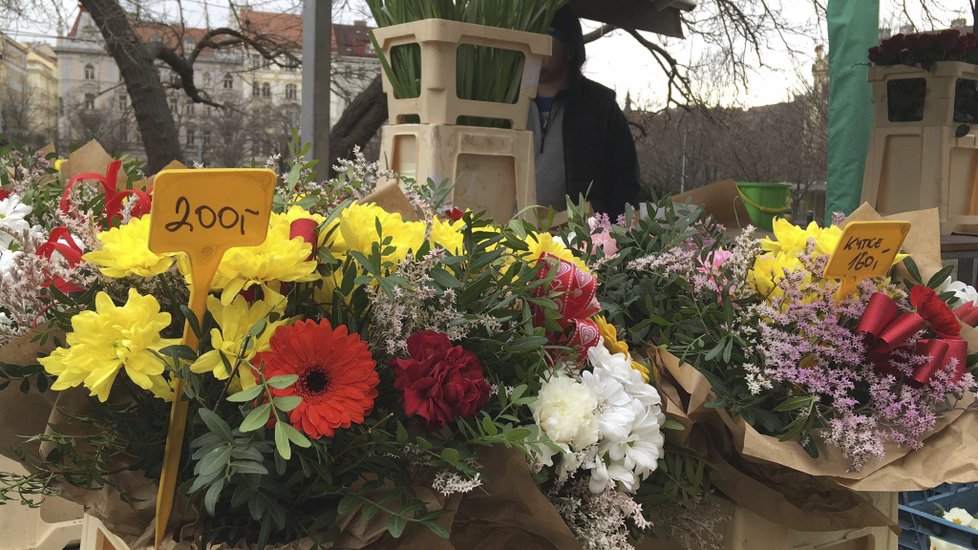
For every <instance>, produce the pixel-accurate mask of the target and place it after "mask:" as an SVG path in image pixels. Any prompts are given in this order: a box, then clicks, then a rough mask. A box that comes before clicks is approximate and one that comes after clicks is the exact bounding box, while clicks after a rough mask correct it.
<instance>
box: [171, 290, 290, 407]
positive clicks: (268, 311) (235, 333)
mask: <svg viewBox="0 0 978 550" xmlns="http://www.w3.org/2000/svg"><path fill="white" fill-rule="evenodd" d="M207 311H209V312H210V313H211V315H213V316H214V321H216V322H217V324H218V326H219V327H220V328H212V329H211V346H212V347H213V348H214V349H212V350H210V351H208V352H207V353H204V354H203V355H201V356H200V357H198V358H197V360H196V361H195V362H194V363H193V364H192V365H191V366H190V370H191V371H192V372H195V373H198V374H200V373H204V372H210V373H213V374H214V377H215V378H217V379H218V380H226V379H227V378H228V377H229V376H231V373H230V372H228V370H227V367H226V366H225V365H224V361H223V360H222V359H221V355H222V354H223V355H224V358H226V359H227V360H228V362H229V363H230V364H231V365H232V366H233V365H235V364H236V363H238V362H239V361H241V362H242V366H241V367H240V368H239V369H238V378H239V380H240V385H241V387H242V388H250V387H251V386H254V385H255V376H254V373H253V372H252V371H251V368H249V367H248V366H247V363H248V362H250V361H251V360H252V359H254V357H255V354H256V353H259V352H263V351H268V350H269V349H270V348H269V345H268V341H269V340H270V339H271V337H272V334H274V333H275V329H276V328H278V327H279V326H281V325H283V324H285V322H286V321H287V319H282V318H280V319H278V320H276V321H274V322H269V323H268V325H267V326H266V327H265V331H264V332H262V334H261V335H260V336H258V337H257V338H252V339H251V340H250V341H249V342H248V347H247V349H244V350H243V349H242V344H243V343H244V341H245V338H246V337H247V336H248V331H250V330H251V328H252V327H253V326H255V325H256V324H257V323H258V322H259V321H261V320H262V319H265V320H266V321H267V320H268V319H269V317H270V315H272V314H277V315H278V317H281V316H282V314H283V313H284V312H285V297H284V296H282V295H281V294H278V293H275V292H271V291H269V290H266V291H265V298H264V299H263V300H261V301H258V302H255V303H254V304H251V305H249V304H248V301H247V300H245V298H244V297H243V296H238V297H237V298H235V299H234V301H232V302H231V304H230V305H224V304H222V303H221V301H220V300H218V299H217V298H214V297H213V296H211V297H208V299H207Z"/></svg>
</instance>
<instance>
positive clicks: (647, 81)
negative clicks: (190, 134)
mask: <svg viewBox="0 0 978 550" xmlns="http://www.w3.org/2000/svg"><path fill="white" fill-rule="evenodd" d="M35 1H37V2H38V3H42V4H44V3H47V4H50V5H52V7H54V6H58V9H57V10H56V11H54V10H52V13H50V14H47V16H44V17H36V18H34V19H35V21H26V20H24V19H15V20H10V19H9V18H8V19H3V18H0V31H4V32H8V33H10V34H14V35H15V37H16V38H17V39H18V40H21V41H24V42H28V41H36V40H48V41H53V39H54V37H55V36H56V34H57V31H58V24H59V20H61V21H63V23H62V24H63V25H65V26H68V25H70V24H71V21H73V19H74V17H75V16H76V14H77V5H78V4H77V2H76V1H75V0H49V1H48V2H45V1H44V0H35ZM771 1H772V2H775V3H778V2H779V3H780V5H781V9H782V12H783V13H784V14H785V15H786V16H787V17H788V18H789V19H792V20H795V21H798V22H799V23H800V24H802V23H803V24H805V25H807V26H808V27H809V28H811V29H812V30H811V31H809V32H810V35H809V36H793V37H790V38H789V40H790V42H791V45H792V47H793V49H794V50H796V51H797V52H800V53H799V54H796V55H789V54H787V53H786V52H785V47H784V45H783V43H782V42H780V41H779V39H778V38H777V37H771V43H770V47H769V49H768V50H767V51H766V52H764V54H763V56H764V61H765V63H766V64H767V65H768V66H769V67H776V68H766V69H762V68H756V69H755V70H754V71H752V73H751V74H750V80H749V85H748V86H747V87H746V88H745V89H740V88H733V87H730V86H727V85H717V84H716V83H715V82H710V81H709V80H710V79H709V78H707V77H703V78H700V79H698V80H697V82H695V85H697V86H699V89H700V90H701V91H704V92H708V93H709V94H710V96H711V97H712V98H713V99H714V100H716V101H718V102H720V103H723V104H732V103H739V104H745V105H765V104H770V103H777V102H780V101H784V100H786V99H789V98H790V97H791V95H792V92H794V91H797V90H798V89H800V88H801V79H810V78H811V67H812V63H813V60H814V52H815V47H816V46H817V45H819V44H827V42H828V40H827V37H826V36H825V25H824V22H817V24H812V22H813V21H816V19H815V14H814V12H813V11H812V7H811V5H812V2H811V1H810V0H771ZM928 2H929V5H930V6H932V8H933V14H934V16H935V18H936V19H937V20H938V22H939V23H941V24H943V25H944V26H947V25H948V24H949V23H950V21H951V20H952V19H954V18H956V17H966V18H967V19H968V20H969V23H970V15H966V13H967V12H968V5H967V4H968V0H928ZM249 3H250V5H251V7H253V8H254V9H260V10H268V11H277V10H281V9H283V8H284V7H287V6H293V5H296V4H297V3H298V2H296V0H251V1H250V2H249ZM907 3H908V4H909V5H910V6H911V7H910V8H909V10H908V12H907V14H904V12H903V9H902V4H903V1H902V0H881V4H882V7H881V21H882V22H883V25H884V26H892V27H899V26H900V25H902V24H904V23H905V21H906V19H907V15H909V16H910V18H912V19H913V20H914V22H915V23H916V24H917V25H918V26H921V27H924V26H926V25H927V24H926V23H923V19H924V17H923V15H922V13H921V10H920V7H919V1H913V0H907ZM123 4H124V5H125V4H129V5H131V4H132V2H131V1H130V0H123ZM141 4H142V5H143V6H146V7H148V9H149V10H150V11H151V12H152V13H154V14H155V15H156V16H158V17H160V18H163V19H170V20H172V19H176V18H177V16H178V14H179V6H180V5H181V4H182V5H183V8H184V13H185V20H186V23H187V24H188V25H191V26H205V25H206V24H207V23H208V22H210V24H211V25H218V24H222V23H224V22H225V21H226V20H227V13H228V8H227V3H225V2H221V1H220V0H182V1H180V2H178V1H177V0H150V1H143V2H141ZM348 6H349V7H348V8H347V9H346V10H345V11H343V12H342V13H341V14H339V16H338V17H337V19H338V20H339V21H340V22H352V21H354V20H356V19H369V14H368V13H367V12H366V9H365V7H364V4H363V1H362V0H349V3H348ZM596 26H597V24H593V23H591V22H585V29H586V30H588V29H592V28H595V27H596ZM648 36H649V37H650V39H652V40H654V41H657V42H659V43H661V44H664V45H666V46H667V48H668V50H669V52H670V53H672V55H673V56H675V57H676V58H677V59H678V60H679V61H680V62H682V63H689V64H696V63H697V62H698V61H699V60H700V59H702V57H703V56H704V55H707V54H708V53H709V52H708V51H707V49H706V47H705V45H704V44H703V42H702V41H701V40H699V41H698V40H696V38H695V37H693V38H690V39H686V40H678V39H665V38H663V37H658V36H655V35H648ZM585 72H586V74H587V76H589V77H590V78H593V79H594V80H597V81H599V82H601V83H602V84H605V85H606V86H608V87H611V88H613V89H615V90H616V91H617V92H618V95H619V100H620V101H624V98H625V96H626V93H627V94H629V95H630V96H631V98H632V100H633V102H634V103H635V104H636V105H637V106H639V107H648V108H655V107H659V106H661V104H662V102H663V101H664V98H665V95H664V94H665V88H664V82H665V76H664V75H663V74H662V72H661V71H660V70H659V69H658V67H657V65H656V63H655V61H654V59H653V58H652V56H651V55H650V54H649V53H648V52H647V51H646V50H645V49H644V48H643V47H642V46H641V45H639V44H638V43H637V42H636V41H635V40H634V39H633V38H632V37H631V36H629V35H627V34H625V33H624V32H622V31H616V32H615V33H614V34H612V35H610V36H606V37H604V38H602V39H600V40H598V41H596V42H594V43H592V44H590V45H589V46H588V63H587V65H586V66H585Z"/></svg>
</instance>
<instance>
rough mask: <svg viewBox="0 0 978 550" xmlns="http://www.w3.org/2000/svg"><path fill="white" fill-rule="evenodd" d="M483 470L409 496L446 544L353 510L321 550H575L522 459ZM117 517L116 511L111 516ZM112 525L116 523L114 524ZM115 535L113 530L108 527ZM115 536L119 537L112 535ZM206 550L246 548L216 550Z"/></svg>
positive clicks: (300, 546) (141, 540)
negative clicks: (477, 480)
mask: <svg viewBox="0 0 978 550" xmlns="http://www.w3.org/2000/svg"><path fill="white" fill-rule="evenodd" d="M481 462H482V463H483V464H484V465H485V470H484V471H483V479H484V480H485V485H484V486H483V487H480V488H477V489H475V490H474V491H472V492H471V493H468V494H466V495H464V496H461V495H454V496H452V497H449V498H447V499H446V498H445V497H442V496H441V495H438V494H436V493H435V492H433V491H432V490H431V489H430V488H429V487H422V486H416V487H415V490H416V492H417V494H418V496H419V498H421V499H422V500H424V501H425V502H427V503H428V505H429V509H430V510H432V511H434V510H447V511H448V513H446V514H444V515H443V516H442V517H441V518H440V519H439V522H440V523H441V524H442V525H443V526H445V527H449V526H450V527H451V538H450V539H449V540H445V539H442V538H440V537H438V536H436V535H434V534H433V533H431V531H429V530H428V529H427V528H425V527H423V526H409V527H408V529H407V530H406V531H405V532H404V535H402V537H401V538H400V539H394V538H392V537H390V536H389V535H388V534H387V519H388V518H387V516H385V515H383V514H377V515H376V516H373V517H371V518H370V519H366V518H364V517H363V516H362V515H361V514H360V513H359V511H358V510H355V511H353V512H351V513H350V514H346V515H345V516H343V517H342V518H340V521H339V523H338V525H337V527H339V528H340V530H341V531H342V532H343V535H342V537H341V539H340V540H339V541H337V542H336V543H334V544H333V545H331V546H330V545H327V546H325V547H323V548H334V549H336V550H340V549H343V550H503V549H509V548H520V549H521V550H524V549H525V550H580V548H581V547H580V545H579V544H578V543H577V541H576V540H575V539H574V536H573V535H572V534H571V532H570V529H569V528H568V527H567V525H566V524H565V523H564V521H563V519H561V517H560V514H558V513H557V510H556V509H555V508H554V507H553V505H551V504H550V501H549V500H547V498H546V497H545V496H544V495H543V494H542V493H541V492H540V491H539V489H537V486H536V483H534V481H533V479H532V478H531V477H530V471H529V468H528V467H527V465H526V461H525V459H524V458H523V456H522V455H521V454H520V453H519V452H517V451H514V450H508V449H505V448H502V447H499V448H495V447H494V448H489V449H486V450H485V451H484V452H483V453H481ZM154 497H155V493H154ZM115 513H116V514H117V515H123V514H122V512H121V511H115ZM117 519H118V518H117ZM142 525H143V527H144V530H142V531H141V535H139V536H128V537H126V536H124V537H123V538H124V539H125V540H126V542H127V544H129V545H130V548H132V549H133V550H135V549H137V548H149V547H151V546H152V541H153V524H152V523H151V522H148V523H146V522H144V523H143V524H142ZM107 527H109V528H110V529H112V530H115V529H114V528H113V527H111V526H108V525H107ZM117 534H119V532H118V531H117ZM312 546H313V542H312V540H310V539H303V540H299V541H295V542H292V543H289V544H287V545H281V546H274V547H271V548H275V549H277V550H307V549H309V548H311V547H312ZM209 548H210V549H212V550H230V549H232V548H236V549H237V548H250V547H248V546H241V545H235V546H231V545H227V544H220V545H215V546H211V547H209ZM177 549H181V550H184V549H185V550H191V549H197V546H196V545H195V544H192V543H190V542H175V541H174V540H172V539H168V540H167V541H166V543H165V544H164V546H163V550H177Z"/></svg>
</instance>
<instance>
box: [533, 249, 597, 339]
mask: <svg viewBox="0 0 978 550" xmlns="http://www.w3.org/2000/svg"><path fill="white" fill-rule="evenodd" d="M539 262H540V263H541V264H543V268H542V269H540V271H539V272H537V278H538V279H546V278H547V277H549V276H550V273H551V270H553V269H556V270H557V273H556V274H555V275H554V277H553V279H552V280H551V281H550V287H549V291H551V292H559V293H561V294H560V296H558V297H557V298H555V299H554V302H555V303H556V304H557V311H558V313H560V318H559V319H558V321H557V323H558V324H559V325H560V326H561V328H563V329H565V330H566V329H570V328H573V332H572V334H571V337H570V338H564V339H562V340H563V341H562V342H561V343H565V344H566V345H568V346H570V347H572V348H576V349H580V350H581V355H584V354H586V353H587V350H588V349H590V348H592V347H593V346H596V345H597V344H598V341H599V340H600V338H601V333H600V331H599V330H598V325H597V323H595V322H594V321H592V320H591V319H589V317H591V316H592V315H594V314H596V313H597V312H599V311H601V306H600V305H598V301H597V299H595V294H597V292H598V281H597V279H595V278H594V275H591V274H590V273H588V272H586V271H584V270H582V269H580V268H578V267H577V266H576V265H574V264H572V263H570V262H568V261H565V260H562V259H560V258H558V257H556V256H554V255H552V254H547V253H544V254H543V255H542V256H541V257H540V260H539ZM546 294H548V292H547V290H545V289H543V288H540V289H537V291H536V295H537V296H545V295H546ZM543 318H544V315H543V310H542V309H539V308H537V311H536V322H537V325H538V326H539V325H542V324H543Z"/></svg>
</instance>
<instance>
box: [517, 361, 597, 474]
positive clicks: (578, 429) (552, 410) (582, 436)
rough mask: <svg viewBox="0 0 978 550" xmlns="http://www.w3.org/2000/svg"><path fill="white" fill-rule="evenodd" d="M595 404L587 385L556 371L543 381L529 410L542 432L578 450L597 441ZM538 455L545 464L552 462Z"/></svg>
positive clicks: (569, 447)
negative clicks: (555, 373)
mask: <svg viewBox="0 0 978 550" xmlns="http://www.w3.org/2000/svg"><path fill="white" fill-rule="evenodd" d="M596 405H597V397H596V396H595V394H594V392H593V391H591V389H590V388H588V387H587V386H585V385H584V384H581V383H580V382H578V381H576V380H574V379H573V378H571V377H569V376H565V375H563V374H557V375H554V376H553V377H551V378H550V380H548V381H547V382H546V383H545V384H543V387H541V388H540V394H539V395H538V396H537V400H536V401H535V402H534V403H533V404H532V405H530V410H532V411H533V420H534V421H535V422H536V424H537V426H539V427H540V430H541V431H542V432H543V435H545V436H546V437H547V439H549V440H550V441H553V442H554V443H555V444H556V445H557V446H558V447H560V448H561V449H563V450H564V452H565V453H570V452H571V448H573V449H575V450H581V449H584V448H585V447H588V446H591V445H594V444H595V443H597V442H598V434H599V430H598V420H597V419H596V418H595V416H594V409H595V406H596ZM551 456H552V455H551ZM541 458H542V459H543V460H544V463H545V464H546V465H547V466H551V465H553V462H552V461H550V457H541Z"/></svg>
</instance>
